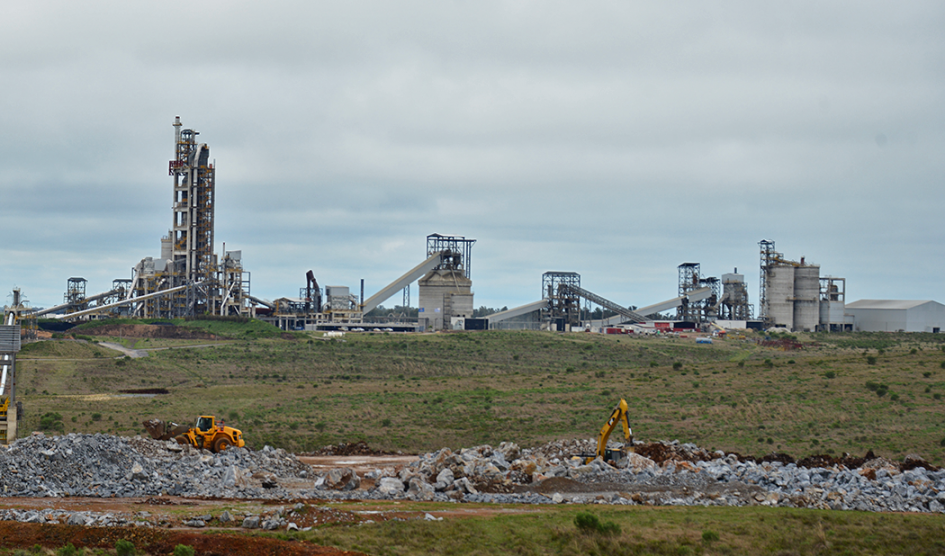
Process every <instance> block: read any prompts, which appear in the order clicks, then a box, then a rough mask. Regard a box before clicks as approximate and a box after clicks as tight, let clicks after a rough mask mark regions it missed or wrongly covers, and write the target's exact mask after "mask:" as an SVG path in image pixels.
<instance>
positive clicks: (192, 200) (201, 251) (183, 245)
mask: <svg viewBox="0 0 945 556" xmlns="http://www.w3.org/2000/svg"><path fill="white" fill-rule="evenodd" d="M174 130H175V134H176V143H175V158H174V160H171V162H170V164H169V167H168V173H169V174H170V175H171V177H172V178H173V179H174V203H173V205H172V206H173V209H174V225H173V227H172V228H171V243H172V247H171V252H172V256H173V264H174V271H175V272H176V273H177V274H178V276H182V277H183V278H184V283H185V284H190V285H192V284H196V283H198V282H204V283H205V284H208V285H209V284H210V283H211V282H212V281H213V278H214V273H215V271H216V268H215V267H216V264H215V261H214V255H213V205H214V191H215V185H214V168H213V164H212V163H210V147H208V146H207V145H206V143H197V135H198V132H196V131H194V130H192V129H181V123H180V116H177V117H176V118H174ZM182 285H183V284H182ZM199 304H201V303H200V301H199V300H198V305H199Z"/></svg>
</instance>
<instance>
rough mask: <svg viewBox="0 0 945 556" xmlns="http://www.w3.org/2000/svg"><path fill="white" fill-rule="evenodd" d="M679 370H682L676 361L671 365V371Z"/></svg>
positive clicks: (680, 364)
mask: <svg viewBox="0 0 945 556" xmlns="http://www.w3.org/2000/svg"><path fill="white" fill-rule="evenodd" d="M679 369H682V363H680V362H679V361H676V362H675V363H673V370H674V371H678V370H679Z"/></svg>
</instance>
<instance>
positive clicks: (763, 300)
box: [758, 239, 784, 324]
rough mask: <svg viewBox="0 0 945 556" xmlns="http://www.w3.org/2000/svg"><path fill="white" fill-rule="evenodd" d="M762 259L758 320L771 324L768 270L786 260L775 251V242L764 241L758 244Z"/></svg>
mask: <svg viewBox="0 0 945 556" xmlns="http://www.w3.org/2000/svg"><path fill="white" fill-rule="evenodd" d="M758 247H759V252H760V259H761V276H760V278H759V281H758V318H759V319H760V320H761V321H763V322H765V323H766V324H768V323H769V320H770V319H771V317H770V316H769V315H768V270H769V269H770V268H771V267H772V266H774V265H775V263H777V262H778V261H781V260H783V259H784V256H783V255H782V254H781V253H778V252H777V251H775V249H774V242H773V241H768V240H767V239H763V240H761V241H759V242H758Z"/></svg>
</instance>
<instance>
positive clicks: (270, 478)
mask: <svg viewBox="0 0 945 556" xmlns="http://www.w3.org/2000/svg"><path fill="white" fill-rule="evenodd" d="M594 448H595V446H594V443H593V442H592V441H573V440H572V441H558V442H552V443H549V444H546V445H544V446H541V447H538V448H534V449H522V448H520V447H518V446H517V445H515V444H513V443H509V442H503V443H501V444H499V446H498V447H492V446H487V445H484V446H476V447H473V448H465V449H462V450H459V451H458V452H454V451H452V450H450V449H447V448H444V449H442V450H439V451H436V452H431V453H428V454H423V455H420V456H418V457H417V459H416V460H415V461H413V462H411V463H409V464H407V465H405V466H402V467H399V468H393V467H391V468H384V469H375V470H373V471H371V472H369V473H367V474H365V475H364V477H361V476H359V475H358V474H357V473H355V471H354V470H352V469H349V468H336V469H331V470H329V471H327V472H325V473H320V474H315V473H314V472H313V471H312V469H311V468H310V467H309V466H307V465H305V464H303V463H301V462H300V461H299V460H298V459H297V458H296V457H295V456H294V455H292V454H288V453H286V452H285V451H283V450H277V449H273V448H270V447H268V446H267V447H266V448H264V449H262V450H260V451H252V450H249V449H245V448H240V449H231V450H227V451H226V452H224V453H222V454H211V453H208V452H202V451H198V450H194V449H192V448H190V447H186V446H179V445H178V444H176V443H174V442H161V441H156V440H151V439H145V438H141V437H135V438H121V437H115V436H108V435H101V434H96V435H79V434H69V435H66V436H62V437H52V438H50V437H45V436H43V435H34V436H30V437H28V438H24V439H21V440H18V441H17V442H15V443H14V444H13V445H12V446H11V447H10V448H8V449H5V450H4V449H0V495H2V496H30V497H59V496H96V497H110V496H118V497H131V496H136V497H138V496H140V497H144V496H155V495H161V494H167V495H177V496H187V497H209V498H258V499H280V500H288V499H299V498H310V499H311V498H317V499H410V500H435V501H444V502H445V501H466V502H497V503H529V504H552V503H603V504H648V505H704V506H708V505H730V506H731V505H736V506H741V505H769V506H790V507H809V508H822V509H840V510H863V511H915V512H945V471H943V470H940V469H938V468H937V467H935V466H932V465H930V464H928V463H927V462H925V461H923V460H922V459H921V458H918V457H914V456H913V457H907V458H906V459H905V460H904V461H903V462H899V463H897V462H891V461H888V460H885V459H883V458H878V457H875V456H874V455H873V454H872V453H868V454H867V455H866V456H865V457H862V458H854V457H850V456H843V457H841V458H833V457H830V456H813V457H809V458H805V459H803V460H801V461H798V462H795V461H794V460H793V459H792V458H791V457H790V456H787V455H784V454H774V455H771V456H766V457H765V458H760V459H756V458H752V457H743V456H740V455H738V454H733V453H728V454H726V453H724V452H721V451H717V452H708V451H706V450H704V449H701V448H699V447H698V446H695V445H693V444H681V443H679V442H675V441H674V442H659V443H653V444H645V445H638V446H636V447H635V449H636V453H630V454H627V455H626V457H624V458H623V459H621V460H620V461H619V462H617V464H616V465H615V466H614V465H610V464H607V463H604V462H603V461H600V460H594V461H592V462H591V463H590V464H585V463H584V459H583V458H578V457H574V455H575V454H582V453H591V452H593V450H594ZM10 511H12V510H10ZM24 515H26V514H24ZM51 515H52V514H51ZM19 517H23V516H22V515H21V516H19ZM19 517H18V518H17V519H19ZM54 517H55V516H54ZM59 517H61V516H59ZM59 517H56V519H59ZM253 517H254V516H249V518H250V520H249V521H248V522H245V519H244V522H245V523H244V526H246V527H256V526H258V527H260V528H266V527H267V525H266V523H267V522H268V523H269V525H268V527H275V528H281V527H287V526H288V522H287V521H286V520H285V519H282V520H281V521H280V519H279V518H277V517H272V516H270V517H268V518H263V517H261V516H260V517H259V520H258V523H257V522H254V521H253ZM0 518H2V516H0ZM86 518H88V519H106V518H100V517H94V518H93V517H92V516H88V515H86V516H85V517H84V518H82V519H85V520H86V521H87V519H86ZM26 519H38V518H37V517H36V516H35V515H32V514H30V515H28V516H26ZM44 519H45V518H44ZM76 519H80V518H76ZM107 519H114V520H121V519H124V520H125V521H126V522H134V521H135V520H136V518H135V517H134V516H131V517H127V516H126V517H121V516H111V517H109V518H107ZM193 521H194V524H193V525H192V526H194V527H197V526H199V524H198V523H197V522H198V521H201V520H200V519H195V520H193ZM273 523H276V524H277V525H273Z"/></svg>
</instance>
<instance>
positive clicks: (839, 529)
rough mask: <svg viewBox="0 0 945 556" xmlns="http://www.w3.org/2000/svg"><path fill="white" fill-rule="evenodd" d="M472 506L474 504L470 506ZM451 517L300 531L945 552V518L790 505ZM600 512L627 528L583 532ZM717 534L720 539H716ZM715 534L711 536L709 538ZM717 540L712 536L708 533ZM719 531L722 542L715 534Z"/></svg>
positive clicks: (365, 542)
mask: <svg viewBox="0 0 945 556" xmlns="http://www.w3.org/2000/svg"><path fill="white" fill-rule="evenodd" d="M463 509H467V507H466V506H463ZM516 510H518V511H516V512H513V513H510V514H507V515H500V516H494V517H486V518H474V519H448V520H444V521H442V522H424V521H417V520H412V521H406V522H398V521H388V522H384V523H379V524H373V525H366V526H361V527H330V528H324V529H318V530H316V532H314V533H307V534H300V535H298V538H304V539H310V540H312V541H313V542H315V543H317V544H327V545H331V546H336V547H339V548H344V549H349V550H359V551H363V552H366V553H368V554H374V555H378V556H382V555H412V554H416V555H420V554H442V555H457V556H459V555H491V554H523V555H535V556H544V555H552V554H555V555H568V556H570V555H578V554H601V555H604V554H606V555H616V556H619V555H631V554H666V555H685V554H752V555H756V554H778V555H784V556H787V555H792V556H793V555H797V556H801V555H808V554H818V555H831V554H837V555H859V554H864V555H866V554H869V555H880V554H942V553H943V552H945V540H943V539H945V520H943V519H942V517H941V516H931V515H890V514H869V513H862V512H830V511H818V510H798V509H786V508H759V507H754V508H727V507H724V508H700V507H690V508H666V507H664V508H651V507H619V506H598V507H593V506H592V507H590V508H588V507H581V506H577V507H575V506H554V507H542V508H541V509H540V510H538V509H535V510H524V511H523V510H522V509H521V507H518V508H516ZM587 511H589V512H591V513H593V514H594V515H595V516H597V517H598V518H599V520H600V521H601V522H604V523H606V522H611V523H615V524H616V525H618V526H619V527H620V529H621V532H620V533H619V534H617V535H601V534H586V533H582V532H579V531H578V529H577V527H575V525H574V518H575V516H576V515H577V514H578V513H579V512H587ZM712 533H715V534H716V535H717V537H714V536H713V535H712ZM704 535H705V537H704ZM704 538H707V539H709V540H704ZM714 538H717V539H718V540H712V539H714Z"/></svg>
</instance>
